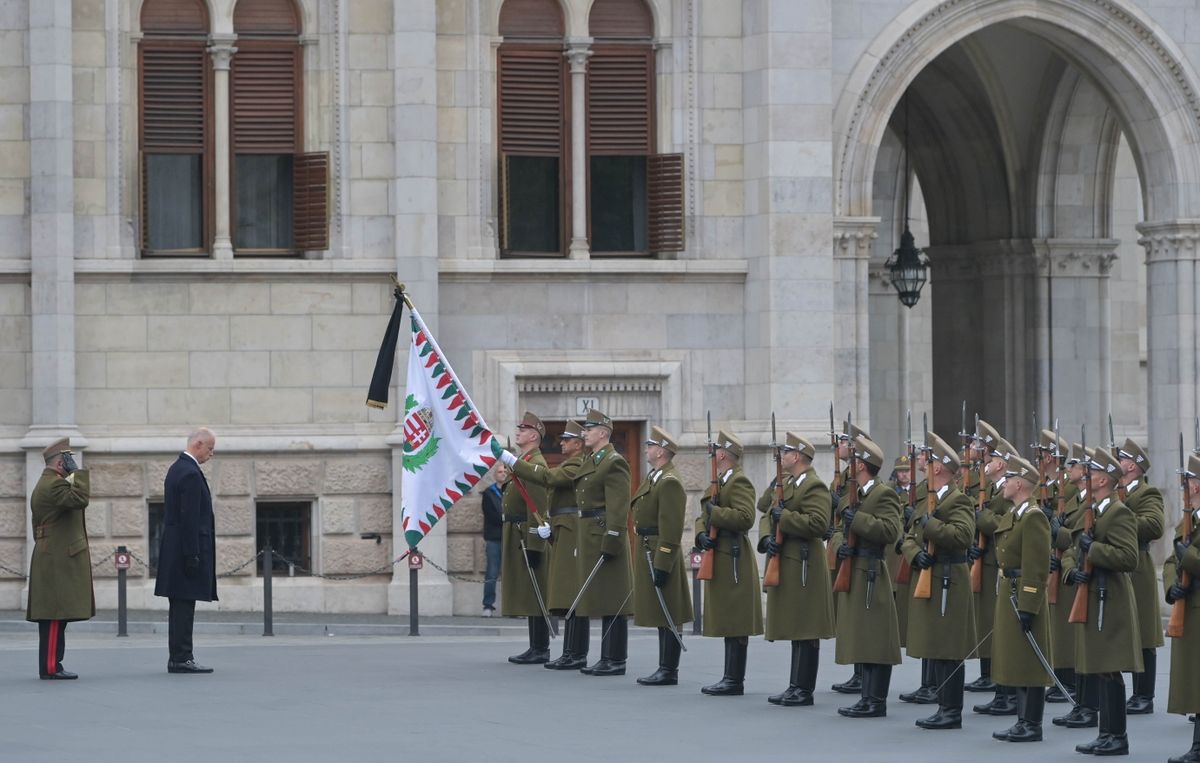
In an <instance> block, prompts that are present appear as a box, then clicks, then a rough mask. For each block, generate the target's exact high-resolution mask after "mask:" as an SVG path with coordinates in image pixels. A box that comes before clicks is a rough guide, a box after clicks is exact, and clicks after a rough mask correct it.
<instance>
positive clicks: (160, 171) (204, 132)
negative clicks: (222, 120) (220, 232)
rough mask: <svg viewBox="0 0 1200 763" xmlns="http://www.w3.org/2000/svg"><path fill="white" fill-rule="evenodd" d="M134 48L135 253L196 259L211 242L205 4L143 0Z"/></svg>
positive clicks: (189, 0) (200, 1)
mask: <svg viewBox="0 0 1200 763" xmlns="http://www.w3.org/2000/svg"><path fill="white" fill-rule="evenodd" d="M141 27H142V33H143V35H144V37H143V39H142V43H141V45H140V47H139V50H138V79H139V88H138V92H139V94H140V98H139V101H138V117H139V118H138V149H139V152H140V157H139V164H140V167H139V173H140V179H141V182H140V183H139V190H140V202H141V245H142V250H143V251H144V252H147V253H154V254H199V253H203V252H204V251H205V250H206V249H207V248H208V245H209V243H210V242H211V240H212V201H211V200H212V194H211V193H210V192H209V189H210V188H211V185H212V127H211V124H210V122H211V120H210V119H209V118H208V114H209V99H210V98H211V71H212V67H211V65H210V64H209V61H208V53H207V51H206V48H207V46H208V39H207V35H208V29H209V20H208V8H207V6H206V5H205V3H204V0H146V3H145V4H144V5H143V6H142V15H141Z"/></svg>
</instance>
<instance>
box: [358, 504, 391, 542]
mask: <svg viewBox="0 0 1200 763" xmlns="http://www.w3.org/2000/svg"><path fill="white" fill-rule="evenodd" d="M358 529H359V532H364V533H379V534H381V535H390V534H391V532H392V497H391V496H390V495H378V496H364V497H362V498H359V499H358Z"/></svg>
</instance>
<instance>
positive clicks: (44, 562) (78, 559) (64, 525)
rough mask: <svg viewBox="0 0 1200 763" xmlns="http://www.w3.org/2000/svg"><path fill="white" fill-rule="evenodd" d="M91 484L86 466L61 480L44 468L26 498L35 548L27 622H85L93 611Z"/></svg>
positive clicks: (26, 612)
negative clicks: (89, 527)
mask: <svg viewBox="0 0 1200 763" xmlns="http://www.w3.org/2000/svg"><path fill="white" fill-rule="evenodd" d="M90 486H91V481H90V478H89V476H88V472H87V470H84V469H80V470H78V471H76V472H74V473H72V474H71V475H69V476H68V477H67V478H65V479H64V478H62V477H60V476H58V473H57V472H55V471H53V470H51V469H46V470H44V471H43V472H42V476H41V478H40V479H38V482H37V484H36V485H35V486H34V488H33V494H32V495H30V496H29V508H30V511H31V512H32V513H33V528H34V546H33V556H32V557H31V558H30V560H29V601H28V605H27V607H26V610H25V619H26V620H31V621H36V620H67V621H74V620H87V619H88V618H91V617H94V616H95V614H96V596H95V593H94V592H93V590H92V557H91V554H90V553H89V552H88V537H87V522H86V520H85V518H84V510H85V509H86V508H87V505H88V498H89V496H90V493H91V490H90Z"/></svg>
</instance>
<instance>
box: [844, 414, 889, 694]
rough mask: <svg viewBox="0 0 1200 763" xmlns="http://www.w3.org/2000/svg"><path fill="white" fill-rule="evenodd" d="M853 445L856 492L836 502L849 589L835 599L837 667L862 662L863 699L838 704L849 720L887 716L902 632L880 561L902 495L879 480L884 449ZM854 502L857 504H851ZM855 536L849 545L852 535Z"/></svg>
mask: <svg viewBox="0 0 1200 763" xmlns="http://www.w3.org/2000/svg"><path fill="white" fill-rule="evenodd" d="M853 443H854V459H853V462H852V463H853V465H854V474H853V475H852V477H851V479H852V480H853V481H854V483H855V484H857V485H858V495H857V496H854V495H845V496H843V497H842V501H841V503H840V504H839V505H838V508H839V513H840V516H841V520H842V527H843V528H844V529H845V530H846V532H847V536H846V537H847V542H845V543H842V545H841V546H840V547H839V548H838V550H837V556H838V560H839V562H842V561H844V562H845V563H846V564H850V565H852V572H851V579H850V589H849V591H847V592H843V593H838V594H835V596H836V598H837V629H836V632H837V650H836V659H837V663H838V664H839V665H851V664H855V663H861V664H862V675H863V679H862V685H863V688H862V698H861V699H860V700H859V701H858V702H856V703H855V704H854V705H852V706H850V707H842V708H838V713H839V714H841V715H844V716H846V717H848V718H879V717H883V716H885V715H887V695H888V687H889V685H890V684H891V680H892V666H893V665H899V664H900V631H899V625H898V624H897V623H896V601H895V598H894V597H893V596H892V581H891V579H890V578H889V577H888V574H887V570H886V568H884V565H883V558H884V552H885V550H886V549H889V548H891V547H892V546H893V545H894V544H895V543H896V540H897V539H899V537H900V526H901V523H902V522H903V519H902V514H903V510H902V509H901V506H900V496H898V495H896V491H895V490H893V489H892V488H891V487H889V486H888V485H887V484H886V483H884V482H883V481H882V480H879V479H878V475H879V470H880V468H881V467H882V466H883V451H882V450H880V448H879V446H878V445H876V444H875V443H874V442H873V441H871V440H870V439H868V438H866V437H863V436H861V435H860V436H859V437H856V438H855V439H854V441H853ZM855 504H857V505H855ZM851 535H852V536H854V537H853V540H854V541H855V542H854V543H853V544H850V543H849V542H848V541H849V540H850V536H851Z"/></svg>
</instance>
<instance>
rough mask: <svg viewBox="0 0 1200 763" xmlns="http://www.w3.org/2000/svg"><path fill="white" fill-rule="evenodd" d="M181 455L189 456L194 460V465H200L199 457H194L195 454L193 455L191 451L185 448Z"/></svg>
mask: <svg viewBox="0 0 1200 763" xmlns="http://www.w3.org/2000/svg"><path fill="white" fill-rule="evenodd" d="M183 455H185V456H187V457H188V458H190V459H192V460H193V461H195V462H196V466H199V465H200V459H198V458H196V457H195V456H193V455H192V454H191V453H188V452H187V451H186V450H185V451H184V452H183Z"/></svg>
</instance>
